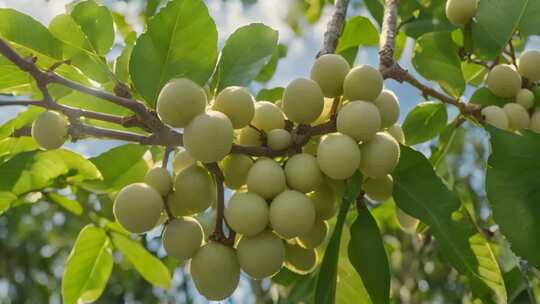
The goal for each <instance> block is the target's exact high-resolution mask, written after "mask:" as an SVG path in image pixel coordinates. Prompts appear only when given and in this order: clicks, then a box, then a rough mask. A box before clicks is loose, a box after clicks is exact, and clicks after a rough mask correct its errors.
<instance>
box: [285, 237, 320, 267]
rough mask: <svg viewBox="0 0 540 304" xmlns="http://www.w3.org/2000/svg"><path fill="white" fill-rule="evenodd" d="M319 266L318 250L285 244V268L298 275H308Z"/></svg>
mask: <svg viewBox="0 0 540 304" xmlns="http://www.w3.org/2000/svg"><path fill="white" fill-rule="evenodd" d="M316 265H317V250H315V249H305V248H302V247H300V246H298V245H293V244H285V267H287V268H288V269H289V270H291V271H292V272H295V273H298V274H307V273H310V272H311V271H313V269H315V266H316Z"/></svg>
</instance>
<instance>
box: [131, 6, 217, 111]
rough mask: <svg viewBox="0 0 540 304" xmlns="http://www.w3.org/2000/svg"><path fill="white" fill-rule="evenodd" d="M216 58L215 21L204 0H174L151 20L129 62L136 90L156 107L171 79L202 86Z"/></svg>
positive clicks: (210, 72)
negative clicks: (187, 80)
mask: <svg viewBox="0 0 540 304" xmlns="http://www.w3.org/2000/svg"><path fill="white" fill-rule="evenodd" d="M216 57H217V30H216V24H215V23H214V21H213V20H212V18H211V17H210V15H209V14H208V9H207V8H206V6H205V4H204V2H203V1H201V0H173V1H170V2H169V3H168V4H167V6H166V7H164V8H162V9H161V10H160V11H159V13H158V14H157V15H155V16H154V17H153V18H152V19H150V20H149V22H148V29H147V31H146V32H145V33H144V34H142V35H141V36H139V38H138V39H137V42H136V44H135V47H134V48H133V52H132V54H131V60H130V63H129V72H130V73H131V79H132V81H133V85H134V86H135V89H136V90H137V91H138V92H139V93H140V94H141V95H142V97H143V98H144V99H145V100H146V102H147V103H148V104H149V105H150V106H155V104H156V100H157V97H158V94H159V92H160V91H161V88H162V87H163V86H164V85H165V84H166V83H167V82H168V81H169V80H170V79H172V78H175V77H186V78H189V79H191V80H193V81H195V82H197V83H198V84H199V85H201V86H202V85H204V84H205V83H206V81H207V80H208V79H209V78H210V75H211V74H212V71H213V69H214V64H215V61H216Z"/></svg>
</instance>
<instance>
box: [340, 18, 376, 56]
mask: <svg viewBox="0 0 540 304" xmlns="http://www.w3.org/2000/svg"><path fill="white" fill-rule="evenodd" d="M378 44H379V33H378V32H377V29H376V28H375V26H373V24H372V23H371V21H370V20H369V19H368V18H366V17H363V16H356V17H354V18H351V19H349V20H347V22H346V23H345V28H344V29H343V34H341V37H340V38H339V41H338V45H337V48H336V53H341V52H342V51H344V50H346V49H348V48H351V47H357V46H362V45H367V46H377V45H378Z"/></svg>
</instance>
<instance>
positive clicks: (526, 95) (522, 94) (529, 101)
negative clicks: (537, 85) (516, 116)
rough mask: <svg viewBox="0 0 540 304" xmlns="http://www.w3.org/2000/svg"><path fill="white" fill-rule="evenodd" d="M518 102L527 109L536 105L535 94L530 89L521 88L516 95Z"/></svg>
mask: <svg viewBox="0 0 540 304" xmlns="http://www.w3.org/2000/svg"><path fill="white" fill-rule="evenodd" d="M516 103H519V104H520V105H522V106H523V107H524V108H525V109H530V108H532V107H533V106H534V94H533V92H531V91H530V90H527V89H521V90H519V92H518V94H517V95H516Z"/></svg>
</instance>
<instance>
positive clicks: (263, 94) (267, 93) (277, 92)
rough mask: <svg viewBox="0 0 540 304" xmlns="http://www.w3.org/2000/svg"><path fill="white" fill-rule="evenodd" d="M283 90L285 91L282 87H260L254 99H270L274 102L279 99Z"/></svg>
mask: <svg viewBox="0 0 540 304" xmlns="http://www.w3.org/2000/svg"><path fill="white" fill-rule="evenodd" d="M283 91H285V89H284V88H282V87H276V88H271V89H262V90H260V91H259V93H257V96H256V97H255V99H257V100H262V101H270V102H276V101H278V100H280V99H281V97H282V96H283Z"/></svg>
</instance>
